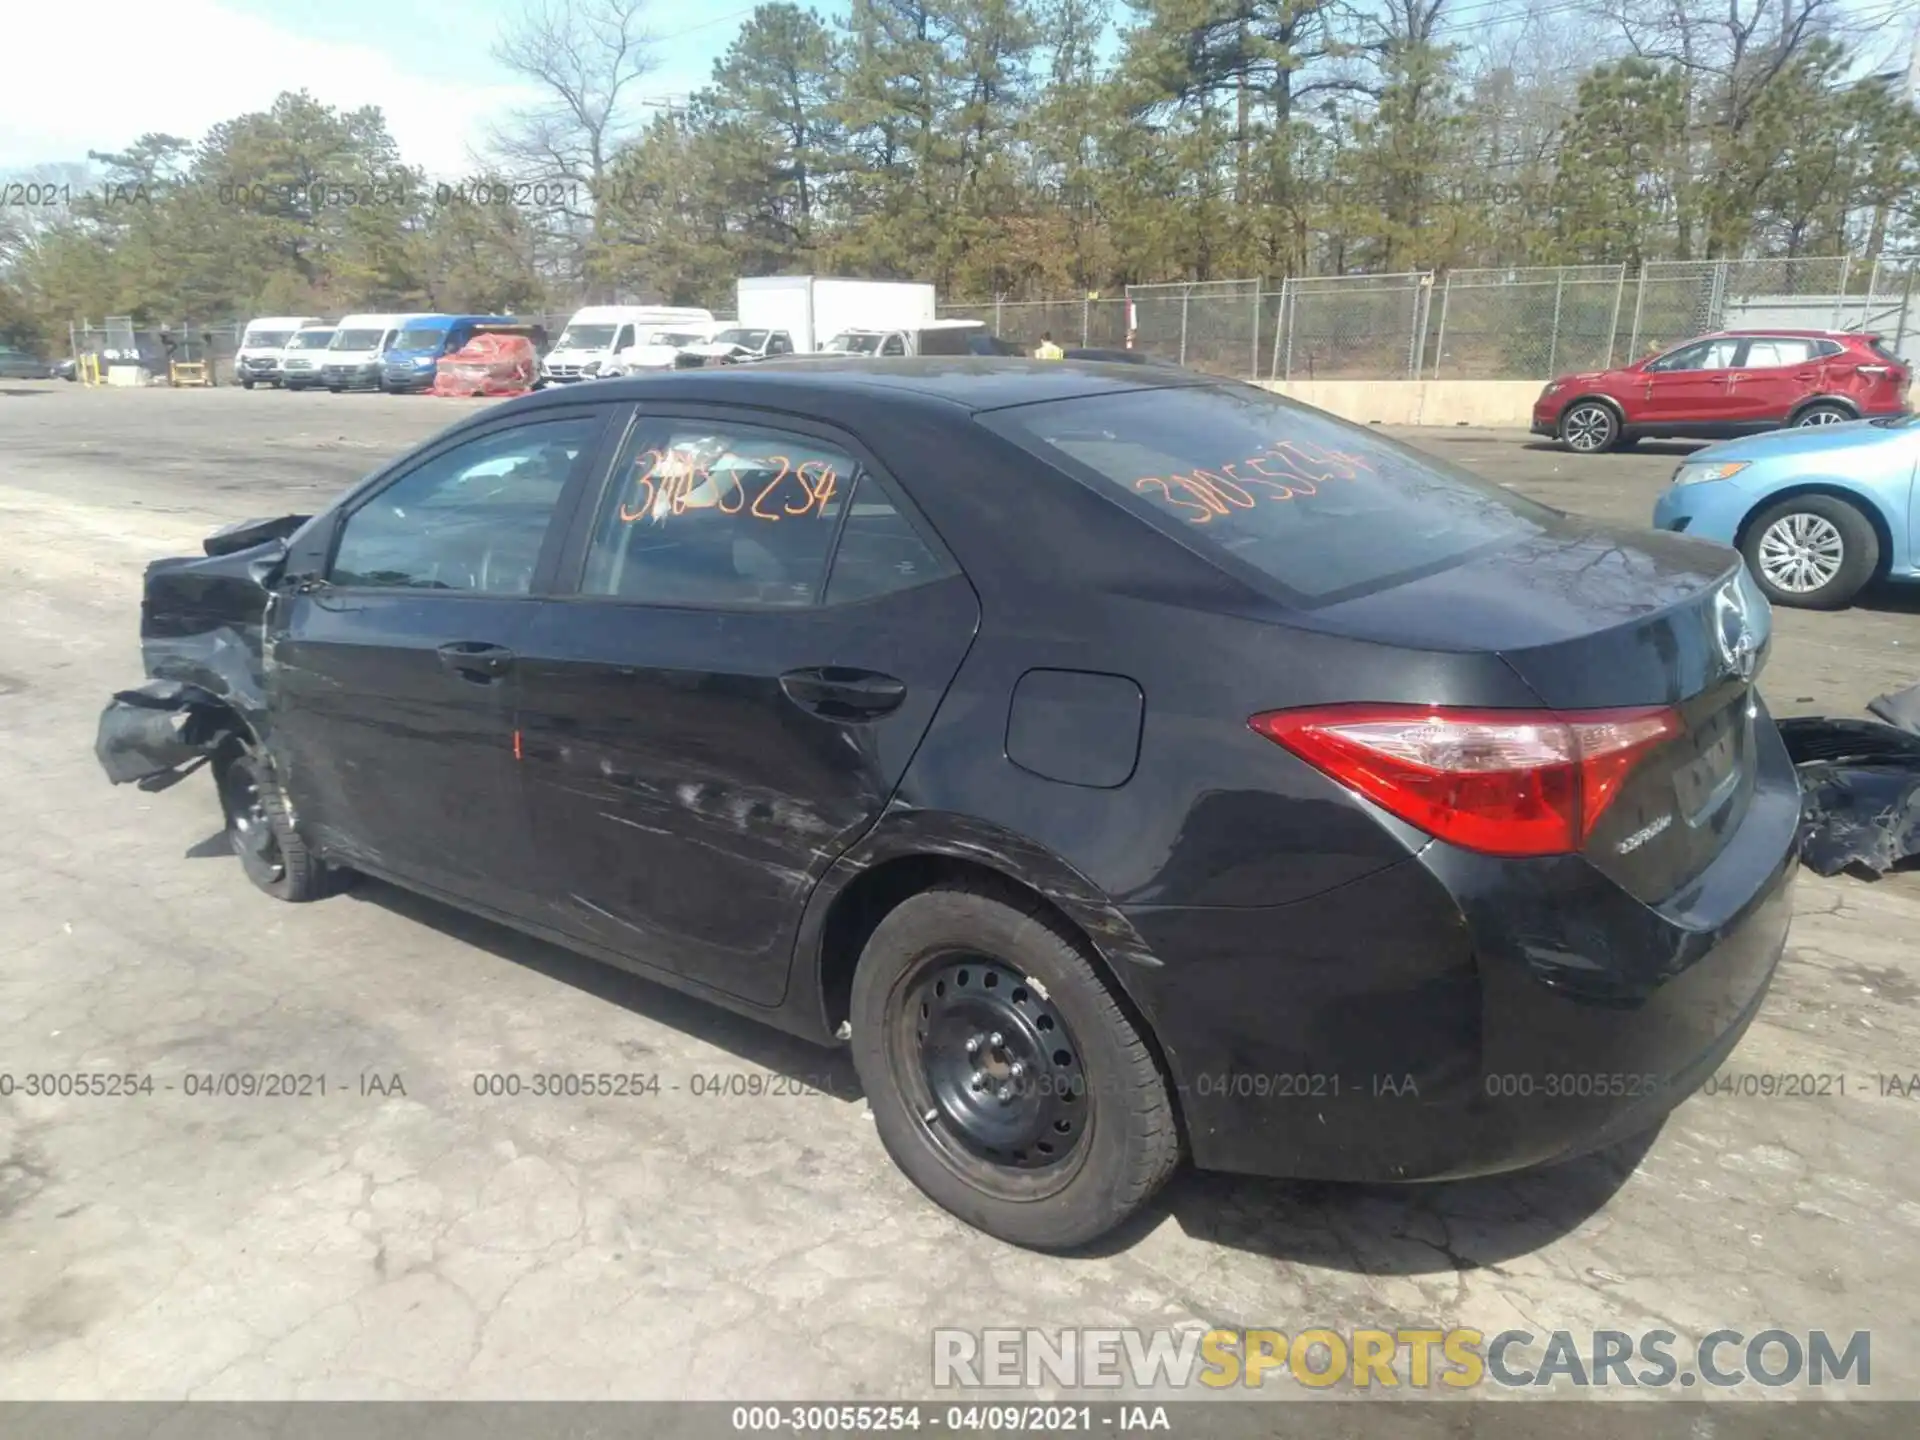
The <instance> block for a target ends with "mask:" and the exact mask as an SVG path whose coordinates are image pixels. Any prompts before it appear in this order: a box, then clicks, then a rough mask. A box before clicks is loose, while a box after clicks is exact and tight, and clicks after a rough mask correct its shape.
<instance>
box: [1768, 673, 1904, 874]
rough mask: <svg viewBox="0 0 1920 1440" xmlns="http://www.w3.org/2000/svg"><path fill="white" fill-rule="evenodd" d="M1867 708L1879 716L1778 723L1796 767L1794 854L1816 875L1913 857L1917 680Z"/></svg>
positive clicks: (1866, 870)
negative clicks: (1797, 834)
mask: <svg viewBox="0 0 1920 1440" xmlns="http://www.w3.org/2000/svg"><path fill="white" fill-rule="evenodd" d="M1867 709H1868V710H1869V711H1870V712H1871V713H1873V714H1875V715H1878V716H1880V717H1881V720H1880V721H1876V720H1844V719H1833V718H1830V717H1827V716H1814V717H1807V718H1798V719H1792V720H1782V721H1781V722H1780V736H1781V738H1782V739H1783V740H1785V741H1786V744H1787V753H1788V754H1789V755H1791V756H1792V757H1793V763H1794V766H1795V768H1797V769H1798V770H1799V772H1800V844H1801V852H1800V853H1801V859H1802V860H1803V861H1804V862H1805V864H1806V865H1807V867H1808V868H1809V869H1810V870H1812V871H1813V872H1814V873H1815V874H1817V875H1838V874H1839V873H1840V872H1841V871H1843V870H1852V871H1854V872H1855V873H1859V874H1865V875H1871V876H1879V875H1882V874H1885V873H1886V872H1887V871H1888V870H1890V869H1892V868H1893V867H1894V866H1895V865H1897V864H1899V863H1900V862H1901V861H1902V860H1905V859H1907V858H1908V857H1910V856H1914V855H1920V685H1912V686H1909V687H1908V688H1907V689H1905V690H1901V691H1897V692H1896V693H1894V694H1891V695H1882V696H1880V697H1879V698H1878V699H1876V700H1875V701H1873V703H1872V704H1870V705H1869V706H1868V707H1867ZM1882 721H1884V722H1885V723H1881V722H1882Z"/></svg>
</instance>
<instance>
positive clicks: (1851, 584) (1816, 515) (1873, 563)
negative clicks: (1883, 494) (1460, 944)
mask: <svg viewBox="0 0 1920 1440" xmlns="http://www.w3.org/2000/svg"><path fill="white" fill-rule="evenodd" d="M1740 553H1741V554H1743V555H1745V556H1746V557H1747V568H1748V569H1749V570H1751V571H1752V572H1753V576H1754V578H1755V579H1756V580H1758V581H1759V582H1760V588H1761V589H1762V590H1763V591H1765V592H1766V596H1767V598H1768V599H1769V600H1771V601H1772V602H1773V603H1774V604H1776V605H1790V606H1794V607H1797V608H1799V609H1802V610H1838V609H1840V608H1842V607H1843V606H1845V605H1846V604H1847V603H1848V602H1849V601H1851V600H1852V599H1853V597H1854V596H1855V595H1857V594H1859V593H1860V591H1861V589H1862V587H1864V586H1865V585H1866V583H1867V581H1869V580H1870V579H1872V578H1873V573H1874V571H1875V570H1877V569H1879V567H1880V537H1879V536H1878V535H1876V534H1875V533H1874V529H1873V525H1872V524H1871V523H1870V522H1869V521H1868V519H1867V517H1866V516H1865V515H1863V514H1861V513H1860V511H1858V510H1857V509H1855V508H1854V507H1853V506H1852V505H1849V504H1848V503H1847V502H1846V501H1845V500H1841V499H1838V498H1837V497H1835V496H1832V495H1800V496H1796V497H1794V498H1793V499H1791V500H1782V501H1781V502H1780V503H1779V504H1777V505H1772V506H1769V507H1768V508H1767V509H1765V510H1763V511H1761V512H1760V514H1759V515H1757V516H1755V517H1754V519H1753V521H1752V522H1751V523H1750V524H1749V525H1748V526H1747V527H1746V530H1745V532H1744V533H1743V534H1742V535H1741V538H1740ZM1770 567H1771V568H1770Z"/></svg>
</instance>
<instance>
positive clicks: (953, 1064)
mask: <svg viewBox="0 0 1920 1440" xmlns="http://www.w3.org/2000/svg"><path fill="white" fill-rule="evenodd" d="M849 1010H850V1015H849V1024H850V1026H851V1028H852V1049H853V1061H854V1067H855V1068H856V1069H857V1070H858V1071H859V1074H860V1082H861V1085H862V1087H863V1088H864V1089H865V1091H866V1095H867V1103H868V1104H869V1105H870V1106H871V1107H872V1110H873V1118H874V1126H875V1128H876V1129H877V1130H878V1131H879V1133H880V1139H881V1142H882V1143H883V1144H884V1145H885V1146H886V1147H887V1153H888V1154H889V1155H891V1156H892V1157H893V1159H894V1162H895V1163H896V1164H897V1165H899V1166H900V1168H901V1170H902V1171H904V1172H905V1173H906V1175H907V1178H908V1179H910V1180H912V1181H913V1183H914V1184H915V1185H917V1186H919V1188H920V1189H921V1191H922V1192H924V1193H925V1194H926V1195H927V1196H928V1197H929V1198H931V1199H932V1200H933V1201H934V1202H935V1203H937V1204H939V1205H941V1206H943V1207H944V1208H946V1209H947V1210H948V1211H950V1212H952V1213H953V1214H954V1215H956V1216H958V1217H959V1218H960V1219H962V1220H965V1221H966V1222H967V1223H968V1224H971V1225H973V1226H976V1227H977V1228H979V1229H981V1230H984V1231H986V1232H987V1233H988V1234H990V1235H996V1236H998V1237H1000V1238H1001V1239H1003V1240H1008V1241H1011V1242H1012V1243H1014V1244H1016V1245H1026V1246H1030V1247H1032V1248H1034V1249H1038V1250H1061V1249H1071V1248H1073V1247H1074V1246H1077V1245H1083V1244H1085V1243H1086V1242H1088V1241H1089V1240H1093V1239H1096V1238H1097V1237H1099V1236H1101V1235H1104V1234H1106V1233H1107V1232H1108V1231H1110V1230H1112V1229H1113V1228H1114V1227H1115V1226H1116V1225H1119V1224H1120V1223H1121V1222H1122V1221H1124V1220H1125V1219H1126V1218H1127V1217H1128V1216H1129V1215H1131V1214H1133V1213H1134V1212H1135V1211H1136V1210H1138V1209H1139V1208H1140V1207H1141V1206H1142V1205H1144V1204H1146V1202H1147V1201H1148V1200H1149V1199H1150V1198H1151V1197H1152V1196H1153V1194H1154V1192H1155V1191H1157V1190H1158V1189H1159V1188H1160V1186H1161V1185H1162V1184H1163V1183H1164V1182H1165V1181H1166V1179H1167V1177H1168V1176H1169V1175H1170V1174H1172V1173H1173V1170H1174V1168H1175V1167H1176V1166H1177V1165H1178V1164H1179V1161H1180V1153H1181V1146H1180V1134H1179V1128H1178V1126H1177V1124H1176V1123H1175V1119H1174V1113H1173V1101H1172V1098H1171V1095H1170V1093H1169V1087H1168V1085H1167V1082H1166V1078H1165V1076H1164V1075H1163V1074H1162V1072H1161V1070H1160V1066H1159V1062H1158V1060H1157V1059H1156V1057H1155V1055H1154V1053H1153V1050H1152V1048H1151V1046H1150V1044H1149V1043H1148V1041H1147V1038H1146V1036H1145V1034H1144V1033H1143V1031H1142V1029H1141V1027H1140V1025H1139V1023H1138V1022H1136V1021H1135V1020H1134V1019H1133V1017H1132V1016H1131V1015H1130V1014H1129V1013H1128V1011H1127V1010H1126V1008H1125V1007H1124V1006H1123V1005H1122V1004H1121V1003H1120V1000H1119V999H1118V997H1117V996H1116V995H1115V993H1114V992H1113V991H1112V990H1111V989H1109V987H1108V986H1107V984H1106V983H1105V982H1104V981H1103V980H1102V979H1101V977H1100V975H1099V973H1098V972H1097V971H1096V970H1095V968H1094V965H1093V963H1092V961H1091V959H1090V958H1089V955H1088V953H1087V950H1086V948H1085V942H1084V941H1083V940H1081V939H1080V938H1079V937H1078V936H1076V935H1074V934H1073V933H1072V932H1071V931H1069V930H1068V929H1066V928H1065V927H1064V926H1063V925H1062V923H1061V922H1060V921H1059V920H1058V918H1057V917H1056V916H1054V915H1053V914H1051V913H1050V912H1048V911H1047V910H1046V908H1045V907H1044V906H1043V905H1042V904H1040V902H1038V901H1037V900H1034V899H1032V898H1031V897H1025V896H1021V895H1020V894H1018V893H1017V892H1014V891H1012V890H1010V889H1002V888H1000V887H998V886H997V885H995V884H993V882H990V881H983V882H979V883H964V884H963V883H951V884H946V885H941V886H938V887H935V888H933V889H929V890H925V891H922V892H921V893H920V894H917V895H913V896H910V897H908V898H907V899H906V900H903V901H902V902H901V903H900V904H899V905H897V906H895V907H894V909H892V910H891V911H889V912H888V914H887V915H886V917H885V918H884V919H882V920H881V922H880V923H879V925H877V926H876V927H875V928H874V932H873V934H872V935H871V936H870V937H869V938H868V940H867V944H866V948H865V949H864V950H863V951H862V952H861V956H860V963H859V966H858V968H857V969H856V970H855V972H854V979H853V993H852V996H851V1003H850V1006H849Z"/></svg>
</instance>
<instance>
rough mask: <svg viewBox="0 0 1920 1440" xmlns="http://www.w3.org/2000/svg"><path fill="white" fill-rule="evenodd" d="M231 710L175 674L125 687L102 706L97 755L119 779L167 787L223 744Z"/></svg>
mask: <svg viewBox="0 0 1920 1440" xmlns="http://www.w3.org/2000/svg"><path fill="white" fill-rule="evenodd" d="M225 713H226V712H225V711H224V709H223V707H222V706H221V705H220V704H219V702H218V701H217V700H215V699H214V697H213V696H211V695H209V694H207V692H206V691H204V690H201V689H199V688H197V687H195V686H192V685H183V684H181V683H179V682H178V681H175V680H155V681H152V682H150V683H148V684H146V685H143V686H141V687H140V688H139V689H138V690H122V691H120V692H119V693H118V694H117V695H115V696H114V697H113V699H112V700H110V701H108V702H107V708H106V709H105V710H103V711H101V712H100V728H99V731H98V733H97V734H96V735H95V737H94V742H93V753H94V757H95V758H96V759H97V760H99V762H100V768H101V769H102V770H104V771H106V772H107V779H109V780H111V781H112V782H113V783H114V784H115V785H125V784H128V783H129V782H133V781H138V782H139V783H140V785H141V787H142V788H143V789H165V788H166V786H167V785H169V784H172V783H174V782H175V781H176V780H178V779H180V778H182V777H184V776H185V775H188V774H191V773H192V771H193V770H194V769H197V768H198V767H199V765H200V764H202V763H204V762H205V760H206V758H207V757H208V756H209V755H211V754H212V753H213V752H214V751H215V750H217V749H219V747H220V745H221V744H222V743H223V742H224V741H225V740H226V738H227V736H228V734H229V733H231V731H230V727H229V726H228V725H227V724H226V723H225V722H224V720H223V716H224V715H225ZM183 767H185V768H183Z"/></svg>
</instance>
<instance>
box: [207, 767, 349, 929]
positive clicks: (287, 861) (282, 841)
mask: <svg viewBox="0 0 1920 1440" xmlns="http://www.w3.org/2000/svg"><path fill="white" fill-rule="evenodd" d="M214 781H215V784H216V785H217V786H218V787H219V791H220V808H221V810H222V812H224V814H225V815H226V819H227V844H228V845H229V846H230V847H231V848H232V850H233V853H234V855H235V857H236V858H238V860H239V861H240V868H241V869H242V870H244V871H245V872H246V875H247V878H248V879H249V880H251V881H252V882H253V883H254V885H255V886H257V887H258V888H259V889H261V890H264V891H265V892H266V893H267V894H269V895H271V896H273V897H274V899H276V900H290V901H296V902H298V901H303V900H315V899H318V898H319V897H320V896H321V895H323V894H325V893H327V891H328V889H329V881H330V878H331V872H329V870H328V869H327V867H326V866H325V865H323V864H322V863H321V862H320V860H319V857H317V856H316V855H314V854H313V853H312V852H311V851H310V850H308V849H307V845H306V841H305V840H303V839H302V838H301V836H300V832H299V831H298V830H297V829H296V828H295V826H294V823H293V815H292V813H291V811H290V810H289V809H288V806H287V802H286V797H285V796H284V795H282V794H281V792H280V787H279V784H278V782H276V781H275V779H274V777H273V768H272V766H271V765H270V764H269V763H268V762H267V760H266V759H265V757H264V756H263V755H261V754H260V753H259V752H257V751H253V750H247V749H238V748H236V749H233V750H229V751H227V752H226V753H224V754H223V755H221V756H220V758H219V759H218V760H217V761H216V762H215V765H214Z"/></svg>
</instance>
